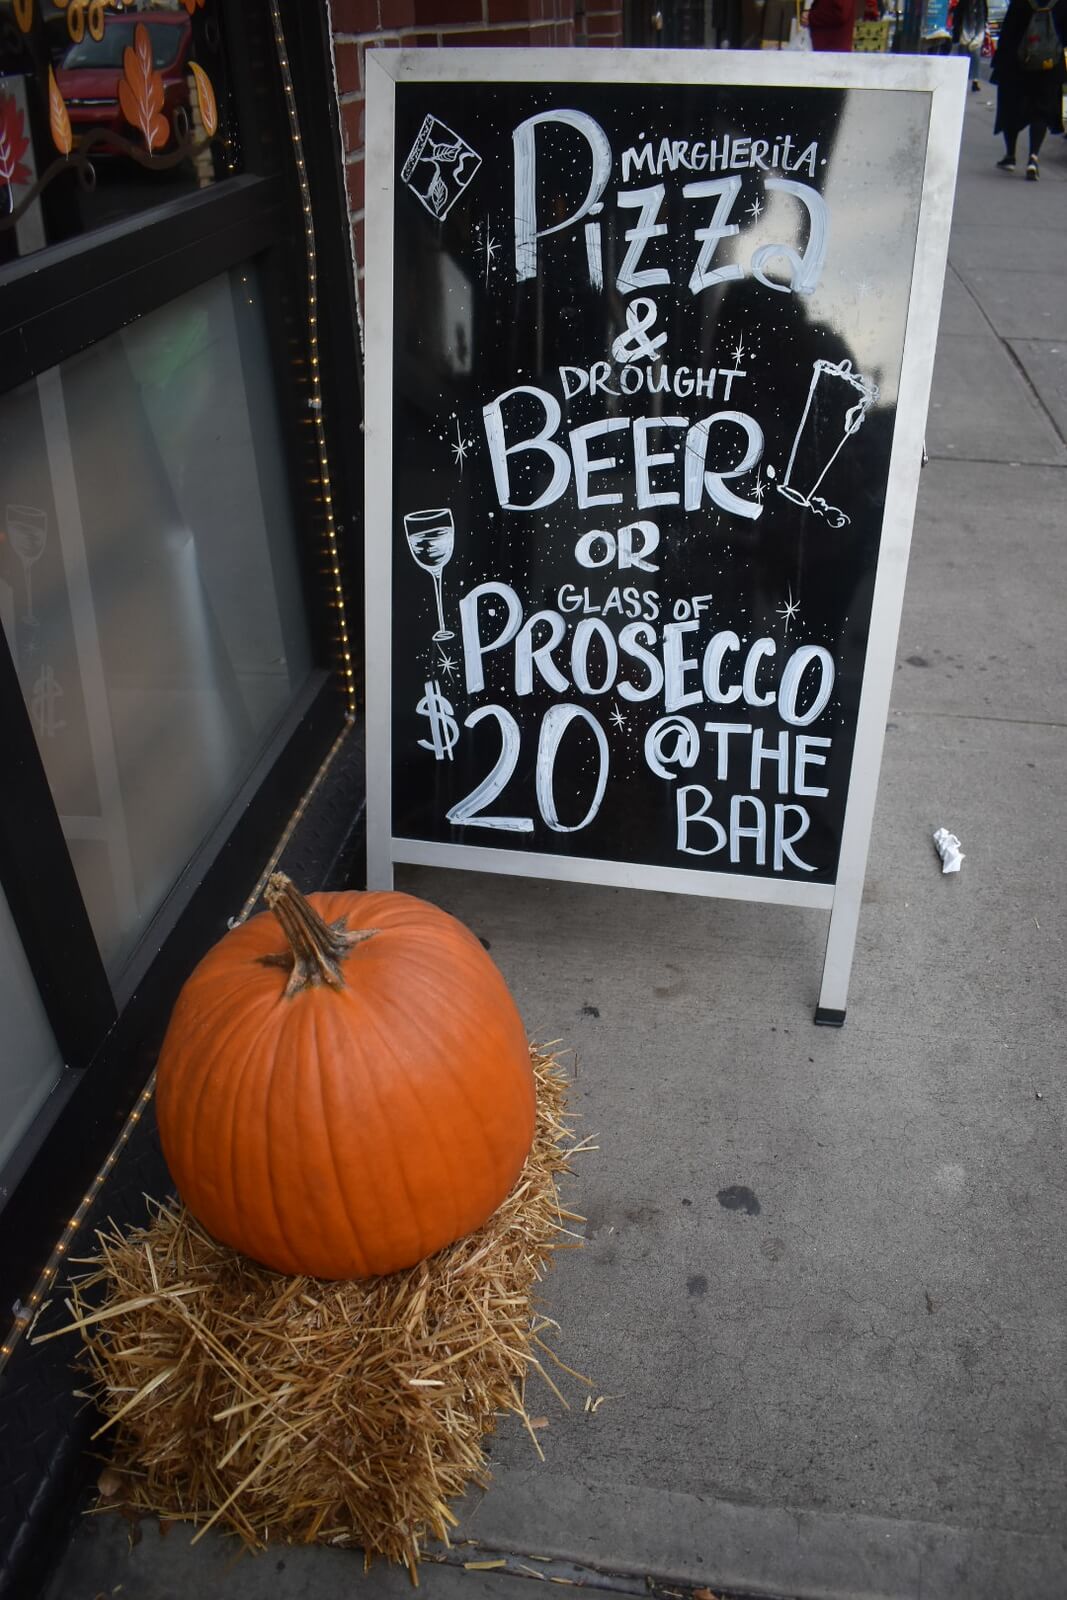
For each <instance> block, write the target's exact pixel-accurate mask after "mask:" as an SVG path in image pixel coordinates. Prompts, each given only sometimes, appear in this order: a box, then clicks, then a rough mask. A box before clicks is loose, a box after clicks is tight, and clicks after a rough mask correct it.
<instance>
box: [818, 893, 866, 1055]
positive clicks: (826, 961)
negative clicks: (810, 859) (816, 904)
mask: <svg viewBox="0 0 1067 1600" xmlns="http://www.w3.org/2000/svg"><path fill="white" fill-rule="evenodd" d="M862 898H863V885H862V883H860V884H859V885H857V886H856V887H855V888H844V889H842V888H839V889H838V892H837V893H836V894H835V895H834V903H833V907H832V909H831V911H830V929H829V932H828V933H827V936H826V953H825V955H824V956H823V966H822V987H821V988H820V990H819V1003H818V1005H817V1006H816V1007H815V1022H816V1025H817V1026H819V1027H823V1028H842V1027H844V1024H845V1007H846V1005H847V1002H848V980H849V977H850V976H851V973H852V957H853V954H854V952H855V949H856V930H857V928H858V927H859V920H860V901H861V900H862Z"/></svg>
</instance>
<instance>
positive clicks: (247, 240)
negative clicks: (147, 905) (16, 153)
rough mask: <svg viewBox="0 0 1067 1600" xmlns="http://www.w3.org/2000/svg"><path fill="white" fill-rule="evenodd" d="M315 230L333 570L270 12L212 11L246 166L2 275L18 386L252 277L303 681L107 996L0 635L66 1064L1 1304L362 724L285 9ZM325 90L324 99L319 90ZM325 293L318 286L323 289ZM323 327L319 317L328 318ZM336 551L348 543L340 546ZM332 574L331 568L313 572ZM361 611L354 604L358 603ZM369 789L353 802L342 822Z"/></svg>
mask: <svg viewBox="0 0 1067 1600" xmlns="http://www.w3.org/2000/svg"><path fill="white" fill-rule="evenodd" d="M278 4H279V12H280V17H281V22H282V25H283V27H284V30H285V41H286V53H287V57H288V67H289V72H290V73H291V81H292V86H293V90H294V96H295V105H296V110H297V114H298V117H299V122H300V130H301V142H302V147H303V154H304V160H305V168H304V171H306V179H307V183H308V185H309V186H310V190H311V201H312V205H313V214H314V217H315V230H316V249H317V256H318V263H317V267H318V283H319V297H320V309H322V310H325V309H326V306H327V304H328V306H329V321H330V339H329V341H323V342H322V344H321V345H320V348H319V352H318V354H319V367H318V372H319V378H320V385H321V394H322V412H321V415H322V417H323V421H324V424H325V430H326V443H327V448H328V453H329V458H330V488H331V492H332V504H333V508H334V516H335V518H336V522H335V526H336V527H337V531H338V546H339V547H338V548H337V549H336V551H335V552H334V562H335V564H336V567H337V569H338V570H337V571H335V570H334V567H333V566H332V565H331V564H330V563H329V562H327V561H324V559H323V553H324V548H325V537H326V523H325V507H324V495H323V489H322V484H321V481H320V477H319V471H320V468H319V459H318V436H317V429H316V427H314V426H311V425H309V424H312V423H313V422H314V416H313V413H312V412H311V410H310V409H309V399H310V384H309V376H310V371H311V369H310V348H309V344H308V319H307V312H308V304H307V289H308V284H307V277H306V272H307V257H306V253H305V248H304V246H305V241H304V232H303V226H304V198H305V197H304V194H303V192H302V190H301V187H300V180H299V179H298V175H297V168H296V162H295V159H294V153H293V147H292V141H291V137H290V124H289V115H290V111H291V106H290V105H289V104H287V100H286V93H285V86H284V82H283V77H282V74H281V71H280V68H279V63H278V60H277V55H276V51H275V45H274V37H273V27H272V15H271V11H272V4H271V0H266V3H265V4H264V3H263V0H220V14H221V19H222V24H223V30H224V38H225V40H226V42H227V45H228V47H229V51H230V70H231V75H232V82H233V91H234V98H235V103H236V107H237V115H238V121H239V126H240V134H241V148H242V162H243V168H244V170H243V171H242V172H241V173H239V174H236V175H234V176H233V177H228V178H222V179H219V180H218V181H217V182H216V183H214V184H212V185H211V186H209V187H208V188H206V189H204V190H203V191H201V192H198V193H195V194H191V195H184V196H182V197H180V198H178V199H174V200H169V201H168V200H165V201H163V202H161V204H160V205H159V206H157V207H153V208H151V209H149V210H146V211H143V212H140V213H137V214H136V215H134V216H133V217H131V218H129V219H126V220H124V221H120V222H114V223H111V224H108V225H106V226H104V227H101V228H99V229H96V230H95V231H93V232H89V233H86V234H83V235H80V236H78V237H77V238H73V239H68V240H65V241H63V242H62V243H59V244H56V245H53V246H50V247H47V248H46V249H44V250H41V251H38V252H35V253H34V254H31V255H28V256H25V257H23V258H21V259H19V260H17V261H15V262H12V263H10V264H8V265H7V266H4V267H0V375H2V376H0V392H7V391H8V390H10V389H13V388H17V387H18V386H20V385H21V384H24V383H26V382H28V381H30V380H31V379H32V378H33V377H35V376H37V375H38V374H39V373H41V372H43V371H46V370H48V369H49V368H51V367H54V366H57V365H58V364H59V363H60V362H62V361H64V360H66V359H68V358H69V357H71V356H73V355H76V354H77V353H78V352H79V351H81V350H84V349H86V348H88V347H89V346H91V345H93V344H95V343H97V342H98V341H99V340H101V339H103V338H106V337H107V336H108V335H109V334H111V333H114V332H115V331H116V330H117V329H118V328H121V327H122V326H124V325H126V324H127V323H129V322H130V321H131V319H133V318H135V317H140V316H143V315H145V314H147V313H149V312H151V311H153V310H155V309H157V308H159V307H160V306H163V305H166V304H167V303H168V302H170V301H171V300H173V299H175V298H176V297H177V296H179V295H180V294H183V293H185V292H187V291H189V290H191V289H193V288H196V287H197V286H198V285H200V284H202V283H204V282H206V281H208V280H209V279H211V278H213V277H216V276H218V275H220V274H221V273H224V272H227V271H229V270H231V269H232V268H234V267H237V266H240V265H243V264H245V263H248V264H250V265H252V266H253V267H254V268H255V270H256V271H257V272H258V274H259V278H260V282H261V287H262V290H263V301H264V306H265V315H266V327H267V339H268V344H269V347H270V352H271V359H272V363H273V369H274V370H273V379H274V382H273V391H274V396H275V399H276V401H277V405H278V415H279V424H280V429H281V432H282V436H283V439H284V441H285V457H286V460H285V467H286V472H287V477H288V481H289V485H290V492H291V495H292V504H293V511H294V517H295V521H296V526H297V529H298V537H297V550H296V555H297V559H298V562H299V565H300V569H301V582H302V590H303V600H304V611H305V616H306V620H307V623H308V629H309V634H310V640H311V647H312V660H313V667H312V674H311V677H310V678H309V680H308V681H307V683H306V684H305V685H304V687H303V688H302V690H301V691H300V692H299V693H298V694H297V696H296V697H295V698H294V700H293V702H292V704H291V705H290V707H289V709H288V711H287V713H286V714H285V716H284V717H283V718H282V720H281V722H280V723H279V725H278V727H277V728H276V730H275V732H274V734H273V736H272V737H271V739H270V740H269V742H268V744H267V745H266V747H265V748H264V749H263V750H262V752H261V754H260V755H259V757H258V759H257V760H256V762H255V763H254V765H253V767H252V768H251V770H250V771H249V772H248V774H247V775H246V777H245V780H244V782H243V784H242V786H241V788H240V789H239V790H238V792H237V793H236V794H234V795H233V796H232V797H231V800H230V803H229V805H228V807H227V809H226V811H225V813H224V815H223V816H222V817H221V818H220V819H219V821H218V823H217V824H216V826H215V827H214V828H213V830H212V832H211V833H210V835H209V837H208V838H207V839H206V840H205V842H204V843H203V844H202V845H201V847H200V849H199V850H198V851H197V852H196V854H195V855H194V857H193V858H192V860H191V861H190V862H189V863H188V864H187V866H186V867H185V869H184V870H183V871H182V873H181V874H180V875H179V877H178V880H177V882H176V883H175V884H174V885H173V886H172V889H171V891H170V893H169V894H168V896H167V898H166V899H165V901H164V903H163V905H162V906H161V907H160V909H159V911H158V912H157V913H156V915H155V917H154V918H153V919H152V921H151V923H150V924H149V926H148V928H147V929H146V931H145V933H144V936H143V937H142V939H141V940H140V941H139V945H138V950H137V953H136V955H135V957H134V958H133V961H132V962H131V964H130V965H129V966H128V967H127V968H126V969H125V970H124V972H123V974H122V976H121V978H120V979H118V980H116V981H115V982H114V983H113V982H112V981H110V980H109V978H108V976H107V974H106V972H105V970H104V966H103V962H102V961H101V958H100V955H99V951H98V949H97V945H96V940H95V937H94V935H93V932H92V928H91V925H90V923H89V918H88V914H87V912H86V909H85V905H84V902H83V901H82V897H81V894H80V891H79V889H78V884H77V879H76V876H75V873H74V868H73V865H72V862H71V858H70V853H69V851H68V849H67V845H66V841H65V839H64V837H63V832H62V827H61V824H60V820H59V816H58V813H57V810H56V807H55V805H54V803H53V801H52V797H51V791H50V789H49V786H48V781H47V778H46V776H45V771H44V767H43V764H42V762H41V758H40V755H39V753H38V749H37V743H36V739H35V736H34V732H33V728H32V724H31V721H30V717H29V713H28V711H27V708H26V705H25V701H24V697H23V694H22V690H21V687H20V685H19V682H18V679H17V676H16V674H15V669H14V664H13V661H12V658H11V653H10V650H9V648H8V644H7V640H6V639H5V638H4V637H3V635H2V634H0V728H2V729H3V730H4V738H5V744H6V757H5V769H6V770H5V778H4V782H3V784H0V883H2V884H3V887H4V891H5V894H6V896H7V899H8V903H9V905H10V908H11V914H12V917H13V919H14V922H15V926H16V929H17V931H18V934H19V937H20V939H21V940H22V944H23V948H24V950H25V953H26V957H27V960H28V962H29V964H30V968H31V971H32V972H33V974H34V977H35V980H36V982H37V985H38V989H39V992H40V994H41V998H42V1001H43V1002H44V1006H45V1010H46V1013H47V1015H48V1018H49V1021H50V1022H51V1025H52V1027H53V1031H54V1032H55V1034H56V1038H57V1042H58V1044H59V1048H60V1051H61V1054H62V1058H63V1060H64V1063H65V1066H64V1069H63V1072H62V1075H61V1077H60V1080H59V1083H58V1084H57V1085H56V1087H55V1089H54V1090H53V1091H52V1093H51V1095H50V1096H49V1098H48V1100H47V1101H46V1102H45V1105H44V1106H43V1107H42V1109H41V1111H40V1112H39V1113H38V1115H37V1117H36V1119H35V1120H34V1122H33V1124H32V1125H31V1127H30V1129H29V1130H28V1132H27V1134H26V1135H25V1136H24V1138H23V1140H22V1141H21V1143H20V1145H19V1147H18V1149H17V1150H16V1152H15V1155H14V1157H13V1158H12V1159H11V1160H9V1161H8V1162H7V1163H6V1164H5V1167H4V1169H3V1171H0V1305H4V1306H5V1307H10V1306H11V1305H12V1304H13V1303H14V1302H15V1301H16V1299H18V1298H19V1297H21V1296H25V1295H26V1294H27V1293H28V1290H29V1289H30V1288H31V1287H32V1285H33V1283H34V1281H35V1279H36V1277H37V1274H38V1273H39V1272H40V1270H41V1268H42V1267H43V1265H44V1262H45V1260H46V1259H47V1257H48V1254H49V1252H50V1250H51V1247H52V1245H53V1244H54V1243H55V1241H56V1240H57V1239H58V1238H59V1237H60V1235H61V1233H62V1230H63V1227H64V1225H65V1223H66V1220H67V1219H68V1218H69V1216H70V1215H71V1213H72V1211H73V1209H74V1208H75V1207H76V1205H77V1204H78V1202H79V1201H80V1199H81V1196H82V1195H83V1193H84V1192H85V1190H86V1188H87V1187H88V1185H89V1183H90V1182H91V1180H92V1178H93V1177H94V1175H95V1173H96V1172H97V1171H98V1170H99V1169H100V1166H101V1165H102V1163H103V1161H104V1159H105V1157H106V1155H107V1152H108V1150H109V1149H110V1148H111V1146H112V1145H113V1144H114V1141H115V1139H116V1137H117V1135H118V1133H119V1131H120V1129H121V1127H122V1124H123V1121H124V1119H125V1117H126V1115H127V1113H128V1111H129V1109H130V1107H131V1105H132V1104H133V1101H134V1100H135V1098H136V1096H137V1094H138V1092H139V1091H140V1090H141V1088H142V1087H143V1085H144V1083H145V1080H146V1079H147V1078H148V1076H149V1074H150V1072H151V1070H152V1068H153V1066H154V1063H155V1056H156V1053H157V1051H158V1046H159V1043H160V1041H161V1038H162V1033H163V1030H164V1027H165V1023H166V1018H167V1016H168V1015H169V1012H170V1009H171V1006H172V1005H173V1002H174V1000H175V998H176V996H177V993H178V990H179V988H180V986H181V983H182V981H184V978H185V977H186V976H187V974H188V972H189V971H190V970H191V967H192V966H193V965H194V963H195V961H196V960H197V959H198V958H199V956H200V955H201V954H202V953H203V951H204V949H205V948H206V947H207V946H208V945H209V944H210V943H212V942H213V941H214V940H215V939H217V938H218V937H220V935H221V933H222V932H223V931H224V929H225V926H226V923H227V920H228V919H229V918H230V917H231V916H232V915H234V914H235V913H236V912H237V911H238V910H239V909H240V907H241V905H242V903H243V902H244V900H245V898H246V896H247V894H248V892H249V889H250V888H251V886H252V884H254V883H255V881H256V880H257V878H258V876H259V873H260V870H261V869H262V867H263V865H264V864H265V863H266V862H267V861H268V860H269V859H270V857H271V855H272V853H273V851H274V848H275V846H276V843H277V841H278V839H279V837H280V836H281V834H282V832H283V829H284V828H285V826H286V823H287V822H288V821H289V819H290V818H291V817H292V815H293V813H294V811H295V809H296V807H297V806H298V804H299V802H300V799H301V796H302V795H304V794H305V792H306V791H307V789H308V786H309V784H310V782H311V779H312V778H313V776H314V774H315V772H316V771H317V770H318V768H319V766H320V764H321V762H322V761H323V759H324V757H325V756H326V754H327V752H328V751H329V750H330V748H331V746H332V745H333V744H334V743H335V741H336V740H337V738H338V736H339V734H340V733H341V732H342V731H343V730H344V729H345V727H346V725H347V724H349V723H350V722H351V720H352V704H353V699H352V696H353V688H352V680H350V679H346V678H344V676H343V675H341V674H339V673H338V671H337V667H338V659H337V650H336V645H335V643H334V638H333V636H334V634H335V632H336V617H337V612H336V598H337V597H336V587H337V583H338V580H339V579H340V580H341V581H342V582H343V584H344V587H345V590H346V593H345V604H346V609H347V612H348V616H349V635H350V641H351V642H350V646H349V648H350V652H351V654H352V656H353V658H356V657H357V655H358V642H359V639H358V629H359V627H360V619H361V617H362V606H361V594H360V589H361V583H360V582H359V571H360V569H359V561H358V555H357V553H356V545H355V538H356V535H357V533H358V531H359V525H360V521H361V503H362V481H361V472H362V462H361V456H362V452H361V450H358V449H352V448H351V445H350V444H349V445H348V447H347V448H339V443H340V441H341V440H342V439H344V440H346V441H348V440H351V439H352V438H353V437H354V438H356V439H358V438H359V437H360V435H359V429H360V427H361V422H362V371H361V359H360V352H359V348H358V343H357V338H356V329H357V326H358V323H357V318H356V311H355V295H354V286H353V283H352V272H351V263H350V258H349V256H348V250H347V207H346V201H345V187H344V174H343V168H342V165H341V154H340V147H339V142H338V137H337V126H338V124H337V120H336V118H337V111H336V103H335V99H334V87H333V73H332V65H331V55H330V42H329V36H328V32H327V29H328V18H327V17H326V14H325V8H319V7H311V8H309V7H307V5H306V4H304V5H303V6H301V4H300V0H278ZM324 91H325V92H324ZM327 285H329V287H328V288H327V287H326V286H327ZM324 320H325V319H324ZM346 546H347V547H346ZM324 569H325V570H324ZM357 608H358V609H357ZM358 810H359V796H353V824H355V821H356V817H357V814H358Z"/></svg>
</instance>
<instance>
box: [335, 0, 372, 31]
mask: <svg viewBox="0 0 1067 1600" xmlns="http://www.w3.org/2000/svg"><path fill="white" fill-rule="evenodd" d="M330 16H331V20H332V22H333V31H334V33H374V32H375V31H376V30H377V28H378V0H331V4H330Z"/></svg>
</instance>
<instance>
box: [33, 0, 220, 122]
mask: <svg viewBox="0 0 1067 1600" xmlns="http://www.w3.org/2000/svg"><path fill="white" fill-rule="evenodd" d="M139 23H140V24H143V25H144V27H146V28H147V29H148V36H149V38H150V39H151V41H152V59H153V64H154V66H155V67H156V69H157V71H158V72H159V74H160V76H161V77H162V79H163V92H164V100H163V115H164V116H165V117H166V119H167V121H168V122H169V123H170V125H171V129H172V130H175V119H176V117H177V120H178V123H179V127H178V129H177V130H176V131H178V132H180V131H181V127H180V124H181V122H182V120H183V119H184V118H186V117H188V115H189V85H188V82H187V70H186V58H187V56H188V54H189V46H190V43H191V41H192V28H191V27H190V24H189V18H188V16H187V15H186V14H185V12H184V11H183V12H177V13H175V12H173V11H140V12H134V13H132V14H129V15H127V16H122V17H112V16H109V17H105V18H104V36H103V38H102V39H93V38H90V36H89V34H88V33H86V35H85V37H84V38H83V39H80V40H79V41H78V43H77V44H74V45H71V47H70V49H69V50H68V51H67V53H66V55H65V56H64V57H63V64H62V65H61V66H60V67H59V68H58V69H57V71H56V83H57V85H58V86H59V92H60V94H61V95H62V96H63V99H64V100H65V101H66V103H67V110H68V112H69V114H70V123H71V127H72V129H73V130H74V133H75V135H76V136H77V135H78V134H85V133H89V132H90V131H91V130H92V129H93V128H107V129H109V130H110V131H111V132H112V133H118V134H121V135H122V137H123V138H125V139H136V138H137V137H138V132H137V130H136V129H135V128H131V126H130V124H129V123H128V122H127V121H126V118H125V117H124V116H123V114H122V107H121V106H120V105H119V82H120V80H121V78H122V71H123V55H124V53H125V51H126V48H127V46H129V47H131V48H132V46H133V34H134V29H135V28H136V27H137V26H138V24H139Z"/></svg>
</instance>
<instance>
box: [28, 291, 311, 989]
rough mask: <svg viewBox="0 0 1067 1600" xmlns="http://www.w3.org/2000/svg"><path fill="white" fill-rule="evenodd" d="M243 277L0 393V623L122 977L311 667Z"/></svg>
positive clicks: (256, 311)
mask: <svg viewBox="0 0 1067 1600" xmlns="http://www.w3.org/2000/svg"><path fill="white" fill-rule="evenodd" d="M284 455H285V452H284V445H283V440H282V438H281V434H280V427H279V423H278V419H277V408H276V403H275V400H274V390H273V385H272V381H271V374H270V371H269V364H268V347H267V338H266V332H265V328H264V325H263V319H262V315H261V308H260V302H259V294H258V290H257V283H256V277H255V273H254V271H253V270H252V269H251V267H246V268H241V269H237V270H235V271H233V272H231V273H229V274H226V275H223V276H221V277H218V278H215V279H213V280H212V281H210V282H209V283H207V284H204V285H202V286H201V287H199V288H196V289H193V290H191V291H190V292H188V293H186V294H184V295H182V296H181V297H179V298H178V299H176V300H173V301H171V302H170V303H168V304H167V305H166V306H164V307H163V308H162V309H160V310H158V311H155V312H153V313H151V314H150V315H148V316H145V317H143V318H140V319H139V320H137V321H135V322H133V323H131V324H130V325H129V326H128V327H126V328H124V329H123V330H121V331H120V332H119V333H116V334H113V335H111V336H110V337H108V338H106V339H104V340H102V341H101V342H100V343H98V344H96V345H93V346H92V347H91V348H90V349H89V350H87V351H85V352H84V353H82V354H80V355H78V356H75V357H73V358H71V359H70V360H67V361H65V362H63V363H62V364H61V365H60V366H59V367H56V368H53V369H51V370H50V371H47V372H44V373H42V374H41V375H40V376H39V377H37V378H35V379H33V380H32V381H31V382H29V383H26V384H24V385H22V386H21V387H20V388H18V389H16V390H13V391H11V392H10V393H9V394H7V395H4V396H2V397H0V620H2V625H3V628H4V632H5V634H6V636H7V640H8V643H9V646H10V649H11V654H12V657H13V659H14V662H15V667H16V671H17V673H18V678H19V682H20V685H21V688H22V692H23V696H24V699H25V702H26V706H27V708H28V711H29V714H30V717H31V719H32V722H33V727H34V730H35V734H36V738H37V744H38V748H39V750H40V754H41V759H42V761H43V764H44V767H45V770H46V773H47V777H48V781H49V784H50V787H51V791H52V796H53V799H54V801H55V805H56V809H57V811H58V813H59V815H60V820H61V823H62V826H63V831H64V835H65V837H66V839H67V843H68V847H69V849H70V853H71V857H72V859H73V862H74V866H75V871H76V873H77V876H78V880H79V884H80V887H81V891H82V895H83V897H84V900H85V903H86V906H87V909H88V912H89V916H90V919H91V922H92V925H93V929H94V932H95V935H96V938H97V942H98V944H99V947H100V952H101V956H102V958H103V960H104V963H105V966H106V967H107V970H108V974H109V976H110V977H111V978H112V979H113V980H114V979H115V978H116V977H117V975H118V974H119V972H120V971H121V969H122V967H123V965H124V963H125V962H126V961H127V960H128V958H129V956H130V955H131V953H132V952H133V950H134V948H135V946H136V944H137V942H138V940H139V939H140V937H141V936H142V934H143V933H144V931H145V928H146V927H147V924H148V922H149V921H150V919H151V918H152V916H153V915H154V914H155V912H156V911H157V910H158V909H159V907H160V905H161V903H162V901H163V899H164V898H165V896H166V895H167V893H168V892H169V891H170V889H171V888H172V886H173V885H174V883H175V881H176V879H177V877H178V876H179V874H180V873H181V871H182V869H183V867H184V866H185V865H186V863H187V862H188V861H189V859H190V857H191V856H192V855H193V853H194V852H195V851H196V850H197V848H198V847H199V846H200V845H201V844H202V842H203V841H204V839H205V837H206V836H207V835H208V834H209V833H210V832H211V831H212V829H213V828H214V827H215V826H216V824H217V823H218V822H219V820H220V818H221V816H222V813H223V811H224V810H225V808H226V806H227V805H228V804H229V802H230V801H231V800H232V799H233V797H234V795H235V793H236V791H237V789H238V788H239V786H240V784H241V782H242V781H243V780H244V778H245V777H246V776H247V775H248V773H249V771H250V769H251V768H252V766H253V765H254V763H255V761H256V760H257V758H258V757H259V756H260V755H261V754H262V752H263V749H264V747H265V745H266V743H267V741H268V740H269V738H270V736H271V734H272V733H273V732H274V731H275V729H276V728H277V726H278V724H279V721H280V719H281V718H282V716H283V715H284V713H285V712H286V710H287V709H288V708H289V707H290V705H291V704H292V701H293V698H294V696H295V695H296V694H297V693H298V692H299V690H300V689H301V687H302V686H303V685H304V684H305V683H306V681H307V679H308V675H309V673H310V671H311V651H310V644H309V639H308V632H307V626H306V622H305V620H304V606H303V599H302V592H301V583H300V577H299V573H298V570H297V560H296V532H295V527H294V519H293V514H292V509H291V504H290V500H289V495H288V492H287V484H286V475H285V470H284Z"/></svg>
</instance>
